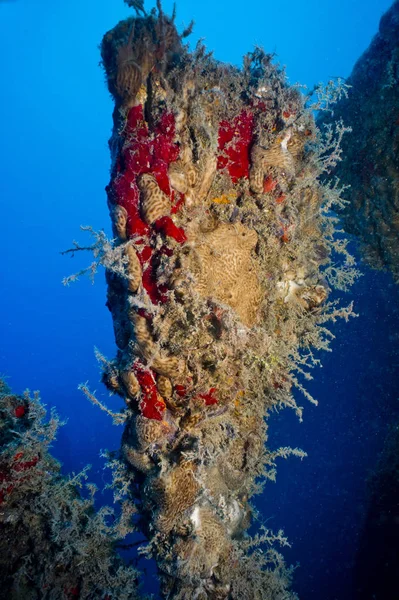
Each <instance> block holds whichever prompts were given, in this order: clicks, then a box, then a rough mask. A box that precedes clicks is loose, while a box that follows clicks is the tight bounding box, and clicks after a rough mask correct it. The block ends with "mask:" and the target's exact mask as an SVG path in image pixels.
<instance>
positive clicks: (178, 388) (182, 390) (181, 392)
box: [174, 383, 187, 398]
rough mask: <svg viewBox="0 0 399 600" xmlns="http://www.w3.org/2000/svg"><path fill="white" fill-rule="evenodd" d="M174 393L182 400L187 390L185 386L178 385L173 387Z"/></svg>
mask: <svg viewBox="0 0 399 600" xmlns="http://www.w3.org/2000/svg"><path fill="white" fill-rule="evenodd" d="M174 389H175V392H176V394H177V395H178V396H180V398H183V396H185V395H186V394H187V388H186V386H185V385H180V384H179V383H178V384H176V385H175V388H174Z"/></svg>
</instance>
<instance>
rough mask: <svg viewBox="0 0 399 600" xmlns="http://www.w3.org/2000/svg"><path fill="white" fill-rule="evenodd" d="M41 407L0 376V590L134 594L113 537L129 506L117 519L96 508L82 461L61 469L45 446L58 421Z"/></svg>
mask: <svg viewBox="0 0 399 600" xmlns="http://www.w3.org/2000/svg"><path fill="white" fill-rule="evenodd" d="M45 415H46V411H45V409H44V407H43V405H42V404H41V402H40V399H39V396H38V395H37V394H34V395H33V396H30V394H29V393H28V392H26V393H25V394H24V395H23V396H17V395H15V394H13V393H12V392H11V390H10V389H9V388H8V387H7V385H6V384H5V382H4V381H3V380H0V440H1V444H0V445H1V452H0V530H1V536H0V579H1V590H0V597H1V598H7V600H17V599H20V598H24V599H25V598H26V599H28V598H43V599H44V600H45V599H50V598H57V599H58V598H59V599H60V600H61V599H65V600H68V599H71V598H80V599H82V600H83V599H87V600H94V599H96V598H98V599H99V600H100V599H101V600H103V599H104V598H108V599H109V600H111V599H112V598H115V599H116V598H118V600H119V599H123V600H134V599H135V598H138V597H139V594H138V572H137V571H136V570H135V569H133V568H131V567H127V566H125V565H124V563H123V562H122V560H121V559H120V558H119V556H118V555H117V554H116V552H115V544H116V543H117V542H118V540H120V539H122V538H124V537H125V536H126V535H127V534H128V533H129V532H130V531H132V529H133V528H132V523H131V520H132V516H133V514H134V512H135V509H134V507H133V506H131V505H129V504H124V505H123V510H122V512H121V514H120V516H119V518H117V519H116V518H115V516H114V514H113V511H112V509H110V508H109V507H106V506H104V507H103V508H102V509H101V510H100V511H99V512H96V511H95V509H94V499H93V497H94V494H95V491H96V488H95V486H93V485H91V484H87V483H85V480H87V473H86V472H87V469H84V470H83V471H82V472H81V473H79V474H78V475H73V477H65V476H62V475H61V474H60V465H59V464H58V462H57V461H56V460H54V458H53V457H52V456H51V454H50V453H49V445H50V444H51V442H52V441H53V440H54V438H55V436H56V433H57V429H58V427H59V425H60V421H59V419H58V417H57V415H56V414H55V413H54V412H52V413H51V416H50V419H49V420H48V421H46V419H45ZM110 517H113V519H114V522H113V523H112V524H110Z"/></svg>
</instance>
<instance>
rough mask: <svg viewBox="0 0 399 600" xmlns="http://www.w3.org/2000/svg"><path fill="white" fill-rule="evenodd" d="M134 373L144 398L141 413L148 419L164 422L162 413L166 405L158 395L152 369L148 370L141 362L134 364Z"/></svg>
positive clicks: (141, 402) (141, 401) (141, 403)
mask: <svg viewBox="0 0 399 600" xmlns="http://www.w3.org/2000/svg"><path fill="white" fill-rule="evenodd" d="M133 371H134V374H135V375H136V377H137V380H138V382H139V384H140V388H141V393H142V398H141V400H140V411H141V414H142V415H143V417H146V418H147V419H156V420H157V421H162V413H163V412H164V410H165V408H166V405H165V402H164V401H163V400H162V398H161V396H160V395H159V394H158V390H157V386H156V383H155V378H154V375H153V373H152V371H151V370H150V369H146V368H145V367H144V366H143V365H142V364H141V363H140V362H139V361H137V360H136V361H135V363H134V364H133Z"/></svg>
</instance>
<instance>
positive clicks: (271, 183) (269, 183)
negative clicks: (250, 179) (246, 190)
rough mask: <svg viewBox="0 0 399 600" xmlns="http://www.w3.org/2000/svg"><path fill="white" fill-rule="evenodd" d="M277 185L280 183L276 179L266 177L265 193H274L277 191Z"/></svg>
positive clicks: (264, 182) (264, 183)
mask: <svg viewBox="0 0 399 600" xmlns="http://www.w3.org/2000/svg"><path fill="white" fill-rule="evenodd" d="M277 183H278V182H277V181H276V180H275V179H272V177H270V175H268V176H267V177H265V179H264V181H263V191H264V192H265V194H268V193H270V192H272V191H273V190H274V189H275V187H276V185H277Z"/></svg>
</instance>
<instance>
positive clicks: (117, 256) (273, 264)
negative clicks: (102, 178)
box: [101, 2, 354, 599]
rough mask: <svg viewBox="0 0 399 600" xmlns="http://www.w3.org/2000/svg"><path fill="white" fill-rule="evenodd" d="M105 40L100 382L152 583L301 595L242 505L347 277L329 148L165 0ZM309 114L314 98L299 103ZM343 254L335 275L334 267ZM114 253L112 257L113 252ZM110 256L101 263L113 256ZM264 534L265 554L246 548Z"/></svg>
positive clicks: (289, 105)
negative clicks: (106, 239)
mask: <svg viewBox="0 0 399 600" xmlns="http://www.w3.org/2000/svg"><path fill="white" fill-rule="evenodd" d="M127 3H128V4H130V5H131V6H134V7H135V8H136V11H137V12H138V13H140V15H137V16H136V17H134V18H133V17H132V18H129V19H127V20H125V21H122V22H120V23H119V24H117V25H116V26H115V27H114V28H113V29H112V30H111V31H109V32H108V33H106V34H105V36H104V38H103V41H102V45H101V54H102V61H103V66H104V69H105V72H106V77H107V83H108V88H109V91H110V93H111V94H112V97H113V98H114V101H115V110H114V115H113V119H114V128H113V133H112V137H111V139H110V150H111V157H112V167H111V180H110V183H109V185H108V186H107V197H108V206H109V210H110V216H111V219H112V227H113V234H114V242H113V247H112V250H111V251H109V252H108V254H109V256H108V258H107V261H106V263H107V264H106V266H107V273H106V277H107V284H108V298H107V306H108V308H109V310H110V312H111V315H112V319H113V324H114V331H115V341H116V345H117V353H116V357H115V359H114V360H111V361H108V360H106V359H104V358H103V357H102V358H101V360H102V368H103V381H104V383H105V385H106V386H107V388H108V389H109V390H110V391H111V392H112V393H114V394H118V395H120V396H121V397H123V398H124V400H125V403H126V409H125V412H124V417H123V418H124V419H125V429H124V434H123V439H122V456H123V460H124V461H125V463H126V464H127V465H129V468H130V469H131V471H132V472H133V473H134V476H135V479H134V484H132V486H131V494H132V499H133V501H134V502H135V503H136V505H137V507H138V510H139V513H140V520H139V527H140V528H141V530H142V532H143V533H144V534H145V535H146V538H147V539H148V547H147V552H148V553H150V554H151V555H152V556H154V557H155V559H156V561H157V564H158V567H159V573H160V578H161V587H162V594H163V597H165V598H174V599H183V598H187V599H189V598H190V599H192V598H198V599H205V598H211V599H227V598H231V599H233V598H237V599H243V598H251V599H261V598H262V599H265V598H281V599H283V598H284V599H287V598H293V597H295V595H294V594H292V593H291V592H289V591H288V589H289V584H290V571H289V570H286V569H285V567H284V566H283V562H282V559H281V556H280V555H279V554H278V553H277V551H275V550H273V549H272V547H271V546H270V545H269V542H271V541H272V540H273V539H276V540H277V541H280V542H284V539H283V538H282V536H281V533H279V534H278V535H276V536H273V535H272V534H271V533H270V532H264V533H263V535H257V536H256V537H255V538H251V537H249V536H248V533H247V530H248V528H249V526H250V523H251V505H250V498H251V496H252V495H253V494H254V493H257V492H259V491H260V490H261V489H262V481H264V480H265V479H267V478H270V479H273V478H274V471H275V461H276V458H277V457H278V456H282V457H287V456H288V455H289V454H297V455H299V456H303V453H302V452H301V451H299V450H292V449H290V448H280V449H279V450H275V451H271V450H269V449H268V448H267V446H266V445H265V442H266V440H267V421H266V417H267V414H268V412H269V411H270V410H271V409H273V408H282V407H285V406H290V407H292V408H294V409H295V410H296V412H297V414H298V415H299V417H300V416H301V412H302V409H301V407H300V406H298V405H297V403H296V401H295V399H294V396H293V393H292V390H293V388H294V387H296V388H297V389H300V390H301V391H303V392H304V394H305V396H307V397H308V399H310V400H313V399H312V398H311V396H310V395H309V394H308V393H307V392H306V390H305V389H304V387H303V385H302V383H301V377H302V378H303V377H305V378H310V374H309V368H311V367H313V366H314V365H316V364H317V363H318V362H319V361H318V358H317V355H316V354H315V353H314V352H315V350H319V349H327V348H328V344H329V340H330V338H331V337H333V336H331V334H330V333H329V331H328V329H327V328H326V326H325V324H326V323H327V321H329V320H335V319H336V318H337V317H344V318H348V316H349V315H350V314H351V308H350V307H349V308H347V309H340V308H339V307H338V306H337V304H336V303H334V302H328V296H329V292H330V289H331V286H334V285H335V286H338V287H341V288H345V287H347V285H349V284H350V283H351V281H352V280H353V277H354V271H353V260H352V259H351V257H350V256H349V254H348V253H347V251H346V242H345V241H344V240H342V239H339V240H336V239H335V236H334V228H335V219H334V217H333V216H332V213H331V208H332V207H333V206H334V204H339V203H340V197H339V189H338V188H337V186H335V185H328V186H325V185H323V184H322V183H321V181H320V176H321V175H322V173H323V172H325V171H326V169H327V168H329V167H330V166H331V165H333V164H335V163H336V161H337V160H338V159H339V143H340V139H341V137H342V134H343V129H342V128H341V129H340V128H339V127H338V129H337V136H335V135H333V132H332V131H329V135H327V137H326V138H324V137H323V135H322V134H321V133H320V132H319V131H318V130H317V128H316V125H315V122H314V119H313V116H312V109H313V108H314V105H312V104H311V101H310V99H309V98H305V97H303V96H302V94H301V93H300V91H299V90H298V89H296V88H294V87H290V86H289V85H288V84H287V82H286V79H285V75H284V72H283V71H282V70H281V69H279V68H278V67H276V66H275V65H273V63H272V56H271V55H268V54H266V53H264V52H263V51H262V50H260V49H255V50H254V51H253V52H252V53H249V54H248V55H247V56H246V57H245V58H244V65H243V68H242V69H239V68H236V67H233V66H230V65H226V64H223V63H220V62H218V61H217V60H215V59H214V58H213V57H212V55H211V54H208V53H207V52H206V50H205V48H204V47H203V45H201V44H199V45H198V46H197V48H196V49H195V50H194V51H192V52H191V51H189V50H188V48H187V47H186V46H185V45H184V43H183V42H184V38H185V37H186V36H187V35H188V34H189V33H190V29H191V28H188V30H186V31H185V32H183V33H182V34H179V33H178V31H177V29H176V27H175V23H174V15H173V16H172V17H169V16H167V15H165V14H164V13H163V11H162V8H161V6H160V4H158V6H157V9H156V10H155V9H154V10H153V11H152V12H151V13H150V14H147V13H145V11H144V9H143V7H142V5H141V4H140V3H138V2H127ZM307 104H308V105H309V106H308V105H307ZM337 253H339V254H340V255H341V257H343V263H342V264H343V267H342V268H340V267H338V266H337V264H338V262H337V261H338V259H337ZM110 256H111V259H110ZM104 262H105V261H104ZM262 542H265V543H266V546H267V548H266V550H265V551H264V552H260V551H259V550H258V549H257V546H258V545H259V544H260V543H262Z"/></svg>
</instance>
